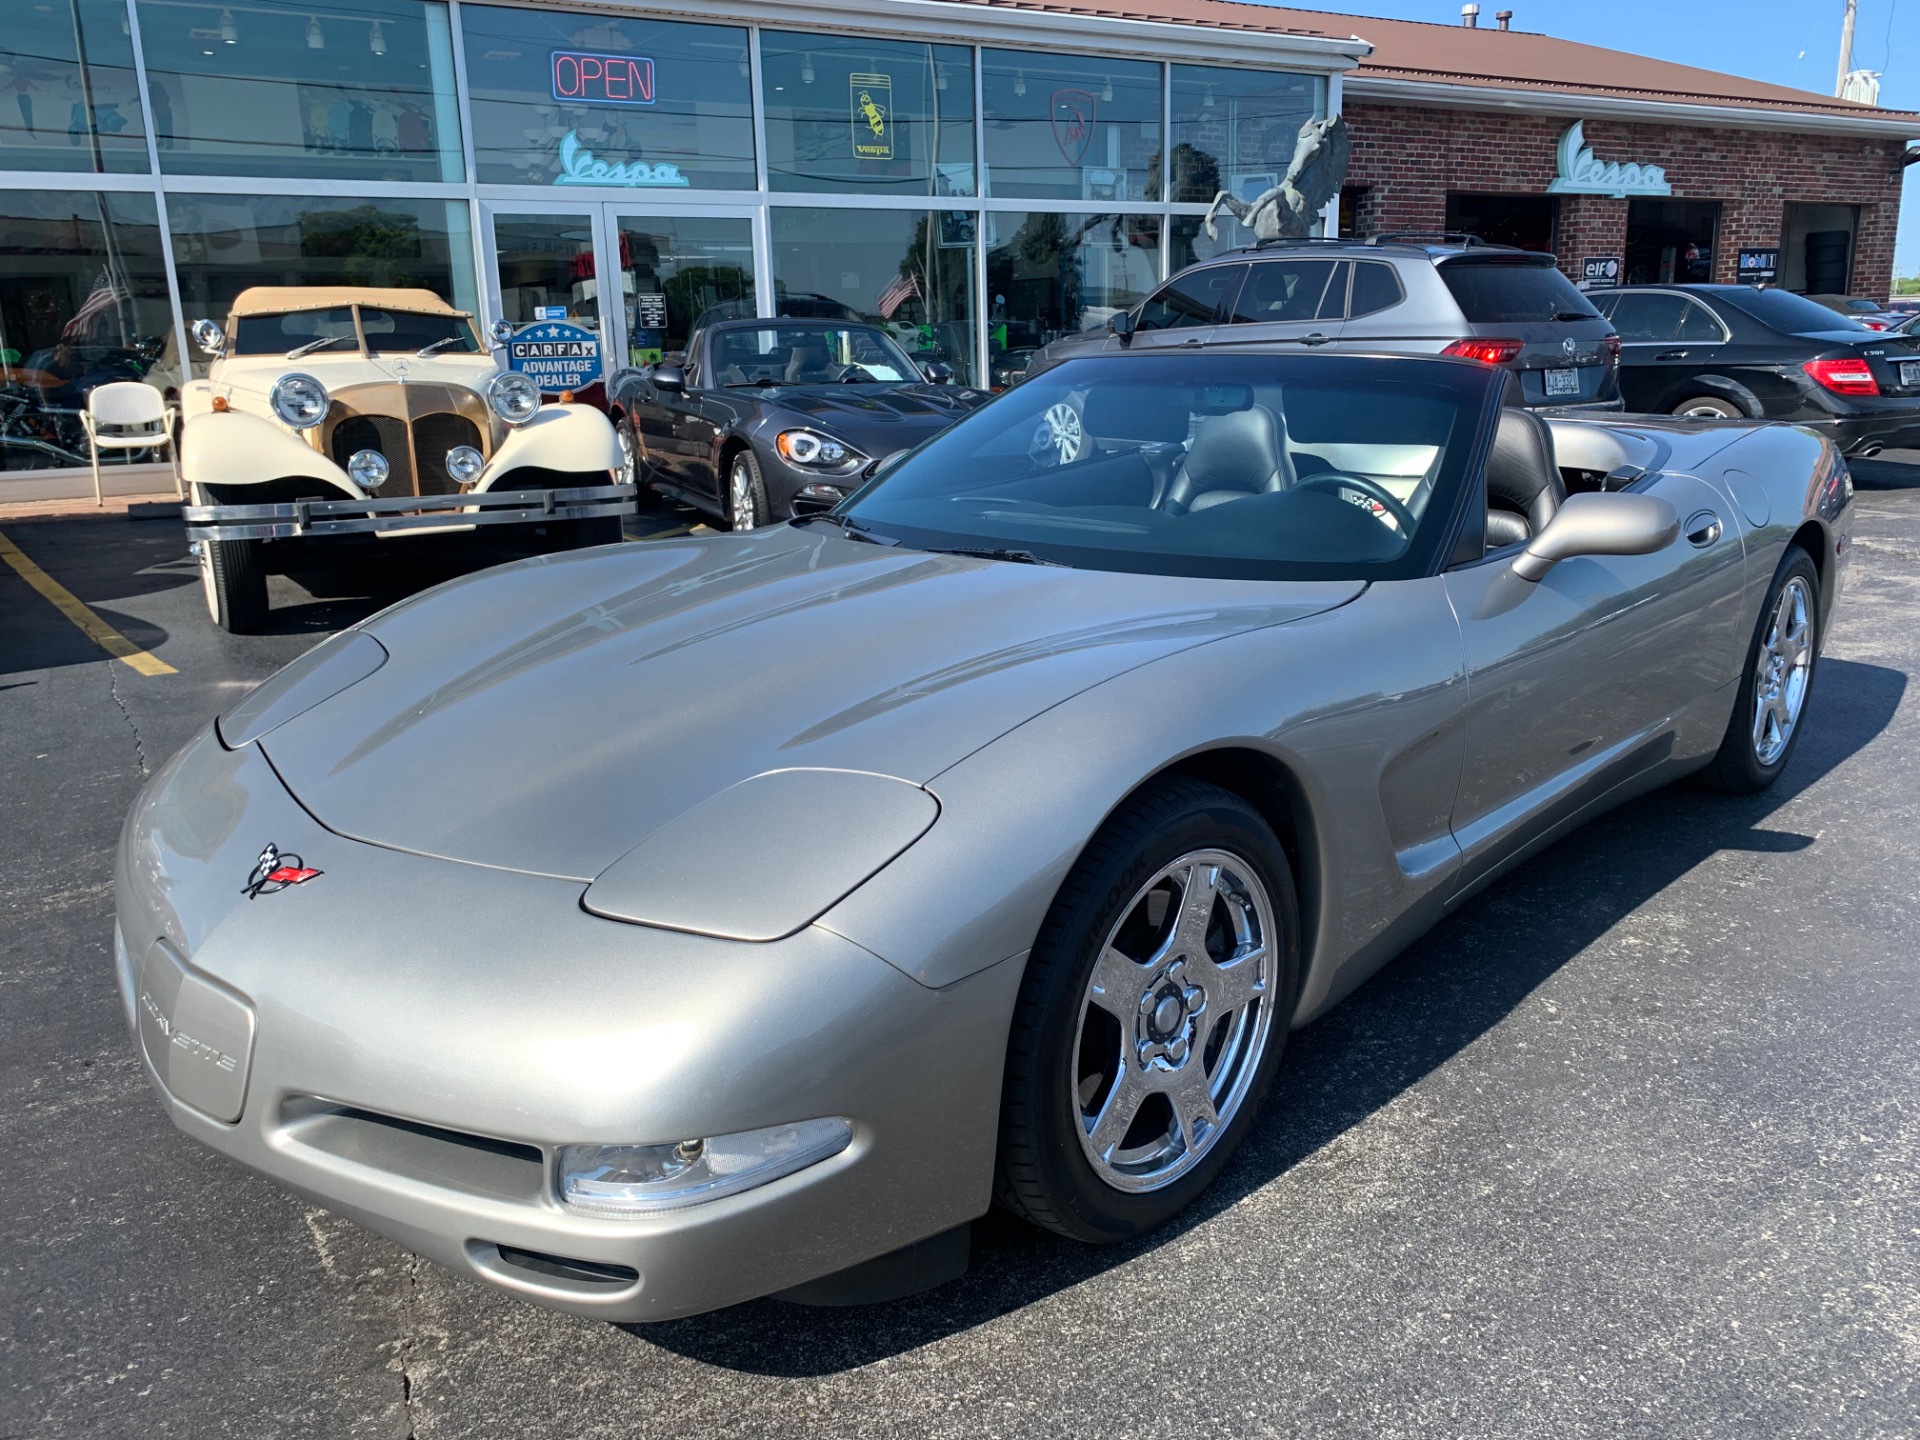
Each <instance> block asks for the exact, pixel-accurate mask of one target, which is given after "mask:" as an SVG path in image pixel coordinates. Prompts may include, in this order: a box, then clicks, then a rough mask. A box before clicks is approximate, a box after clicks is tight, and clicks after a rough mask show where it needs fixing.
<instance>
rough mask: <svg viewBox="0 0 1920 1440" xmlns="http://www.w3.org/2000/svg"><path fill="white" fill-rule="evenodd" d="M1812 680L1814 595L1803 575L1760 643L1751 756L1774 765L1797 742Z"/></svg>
mask: <svg viewBox="0 0 1920 1440" xmlns="http://www.w3.org/2000/svg"><path fill="white" fill-rule="evenodd" d="M1812 675H1813V592H1812V589H1811V587H1810V586H1809V585H1808V584H1807V582H1806V580H1805V579H1804V578H1803V577H1801V576H1799V575H1791V576H1789V577H1788V578H1787V583H1786V585H1785V586H1784V587H1783V588H1782V589H1781V591H1780V598H1779V599H1778V600H1777V601H1775V602H1774V607H1773V614H1772V616H1771V618H1770V619H1769V620H1768V622H1767V628H1766V630H1765V631H1764V632H1763V633H1762V635H1761V639H1760V654H1759V657H1758V660H1757V663H1756V664H1755V667H1754V675H1753V756H1754V759H1756V760H1758V761H1759V762H1760V763H1761V764H1762V765H1772V764H1774V763H1776V762H1777V761H1778V760H1779V759H1780V757H1781V756H1782V755H1784V754H1786V752H1787V746H1788V745H1790V744H1791V743H1792V742H1793V731H1794V727H1795V726H1797V725H1798V724H1799V723H1800V712H1801V711H1802V710H1803V709H1804V708H1805V707H1806V703H1807V683H1808V681H1809V680H1810V679H1811V678H1812Z"/></svg>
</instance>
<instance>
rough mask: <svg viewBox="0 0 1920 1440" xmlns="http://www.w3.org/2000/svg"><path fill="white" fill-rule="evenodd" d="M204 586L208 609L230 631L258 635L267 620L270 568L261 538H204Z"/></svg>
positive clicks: (202, 587) (202, 547)
mask: <svg viewBox="0 0 1920 1440" xmlns="http://www.w3.org/2000/svg"><path fill="white" fill-rule="evenodd" d="M200 586H201V589H202V590H203V591H205V593H206V597H207V613H208V614H209V615H211V616H212V617H213V623H214V624H216V625H218V626H219V627H220V628H221V629H222V630H225V631H226V632H227V633H228V634H230V635H257V634H259V633H260V631H261V630H263V629H265V628H266V623H267V572H266V570H265V569H264V568H262V566H261V564H260V542H259V541H258V540H202V541H201V542H200Z"/></svg>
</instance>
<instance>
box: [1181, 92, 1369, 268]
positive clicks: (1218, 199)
mask: <svg viewBox="0 0 1920 1440" xmlns="http://www.w3.org/2000/svg"><path fill="white" fill-rule="evenodd" d="M1351 148H1352V147H1351V146H1350V145H1349V144H1348V143H1347V122H1346V121H1345V120H1343V119H1342V118H1341V117H1340V116H1338V115H1335V116H1333V117H1331V118H1330V119H1326V120H1309V121H1307V122H1306V123H1305V124H1304V125H1302V126H1301V127H1300V139H1299V141H1298V142H1297V143H1296V144H1295V145H1294V147H1293V163H1292V164H1290V165H1288V166H1287V178H1286V179H1284V180H1282V181H1281V182H1280V183H1279V184H1278V185H1276V186H1274V187H1273V189H1271V190H1269V191H1267V192H1266V193H1265V194H1264V195H1262V196H1260V197H1259V198H1258V199H1257V200H1251V201H1249V200H1242V199H1240V198H1239V197H1238V196H1234V195H1229V194H1228V193H1227V192H1226V191H1224V190H1222V191H1221V192H1220V193H1219V194H1218V195H1216V196H1214V197H1213V208H1212V209H1211V210H1209V211H1207V238H1208V239H1210V240H1218V239H1219V238H1220V235H1219V232H1218V231H1217V230H1216V229H1215V228H1214V224H1213V217H1214V216H1216V215H1218V214H1219V213H1220V207H1221V206H1222V205H1224V206H1226V207H1227V209H1229V210H1231V211H1232V212H1233V216H1234V218H1235V219H1236V220H1238V221H1239V222H1240V223H1241V224H1242V225H1245V226H1246V227H1247V228H1248V229H1249V230H1251V231H1253V238H1254V239H1255V240H1276V239H1279V238H1280V237H1281V236H1283V235H1284V236H1288V237H1293V236H1300V235H1308V234H1311V233H1312V231H1313V223H1314V221H1316V220H1318V219H1319V218H1320V212H1321V211H1322V210H1324V209H1326V206H1327V202H1328V201H1329V200H1331V199H1333V197H1334V196H1336V195H1338V194H1339V193H1340V182H1341V181H1342V180H1344V179H1345V178H1346V174H1347V154H1348V152H1349V151H1350V150H1351Z"/></svg>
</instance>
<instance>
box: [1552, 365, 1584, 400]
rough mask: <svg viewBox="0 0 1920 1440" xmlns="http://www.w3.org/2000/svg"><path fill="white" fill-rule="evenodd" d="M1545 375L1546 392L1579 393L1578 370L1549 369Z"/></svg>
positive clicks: (1555, 393) (1554, 393)
mask: <svg viewBox="0 0 1920 1440" xmlns="http://www.w3.org/2000/svg"><path fill="white" fill-rule="evenodd" d="M1546 375H1547V394H1549V395H1578V394H1579V393H1580V372H1579V371H1578V370H1549V371H1547V372H1546Z"/></svg>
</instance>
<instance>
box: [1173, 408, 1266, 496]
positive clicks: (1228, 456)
mask: <svg viewBox="0 0 1920 1440" xmlns="http://www.w3.org/2000/svg"><path fill="white" fill-rule="evenodd" d="M1293 481H1294V471H1293V460H1292V458H1291V457H1290V456H1289V455H1288V453H1287V427H1286V422H1285V421H1283V420H1281V419H1280V418H1279V417H1278V416H1277V415H1275V414H1274V412H1273V411H1271V410H1269V409H1268V408H1267V407H1266V406H1264V405H1252V406H1249V407H1248V408H1247V409H1245V410H1234V411H1230V412H1228V413H1227V414H1225V415H1210V416H1208V417H1207V418H1206V419H1205V420H1203V421H1201V422H1200V428H1199V430H1198V431H1197V432H1195V434H1194V437H1193V444H1192V445H1191V446H1190V447H1189V448H1188V450H1187V453H1186V457H1185V458H1184V459H1183V460H1182V461H1181V462H1180V468H1179V470H1178V471H1177V472H1176V473H1175V475H1174V477H1173V483H1172V484H1171V485H1170V486H1169V487H1168V489H1167V508H1168V509H1169V510H1170V511H1172V512H1173V513H1174V514H1181V513H1190V512H1192V511H1195V510H1206V509H1210V508H1212V507H1213V506H1215V505H1224V504H1226V503H1227V502H1228V501H1229V500H1244V499H1246V498H1247V496H1249V495H1266V494H1270V493H1272V492H1273V491H1275V490H1285V489H1287V488H1288V487H1289V486H1291V485H1292V484H1293Z"/></svg>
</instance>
